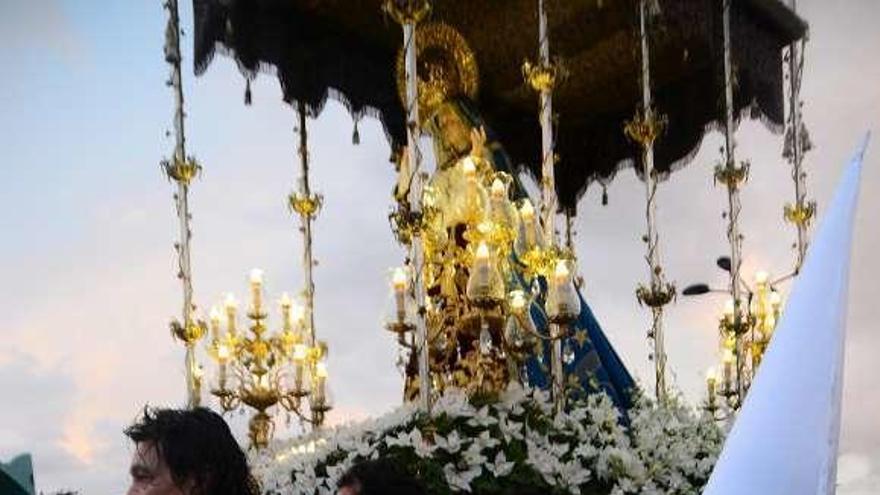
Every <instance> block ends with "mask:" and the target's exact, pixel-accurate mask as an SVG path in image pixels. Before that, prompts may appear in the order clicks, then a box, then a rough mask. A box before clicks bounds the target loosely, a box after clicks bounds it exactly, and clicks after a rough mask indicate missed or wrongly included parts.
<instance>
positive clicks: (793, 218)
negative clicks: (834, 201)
mask: <svg viewBox="0 0 880 495" xmlns="http://www.w3.org/2000/svg"><path fill="white" fill-rule="evenodd" d="M784 211H785V219H786V220H788V221H789V222H790V223H793V224H795V225H803V226H805V227H806V226H807V225H809V224H810V221H811V220H812V219H813V216H814V215H815V214H816V202H815V201H810V202H809V203H806V204H803V203H802V204H799V205H792V204H791V203H788V204H786V205H785V209H784Z"/></svg>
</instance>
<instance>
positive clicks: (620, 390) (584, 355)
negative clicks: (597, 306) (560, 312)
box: [526, 284, 636, 412]
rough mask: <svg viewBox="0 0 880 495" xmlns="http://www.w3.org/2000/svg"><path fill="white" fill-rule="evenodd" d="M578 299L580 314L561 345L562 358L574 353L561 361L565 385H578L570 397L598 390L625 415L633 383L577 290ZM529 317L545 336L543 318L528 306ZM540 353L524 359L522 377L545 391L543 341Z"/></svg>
mask: <svg viewBox="0 0 880 495" xmlns="http://www.w3.org/2000/svg"><path fill="white" fill-rule="evenodd" d="M542 285H543V284H542ZM578 297H579V298H580V300H581V313H580V315H579V316H578V318H577V320H575V322H574V324H573V328H572V329H571V333H570V336H569V337H568V338H566V339H564V340H563V342H562V346H563V355H566V354H569V355H570V354H571V352H573V354H574V358H573V359H571V360H570V362H569V363H566V362H565V360H564V359H563V365H562V369H563V373H564V378H565V383H570V382H571V380H572V377H574V379H575V380H577V382H578V383H579V384H580V387H579V388H578V389H575V390H571V391H570V392H569V393H570V396H571V397H572V398H578V397H584V396H586V395H589V394H591V393H595V392H598V391H600V390H602V391H604V392H605V393H607V394H608V396H609V397H611V399H612V400H613V401H614V404H615V405H616V406H617V407H618V409H620V410H621V411H623V412H625V411H626V410H627V409H629V408H630V406H631V405H632V393H633V391H634V390H635V386H636V384H635V382H634V381H633V379H632V376H631V375H630V374H629V371H628V370H627V369H626V366H624V364H623V361H621V359H620V357H619V356H618V355H617V352H616V351H615V350H614V347H613V346H612V345H611V343H610V342H609V341H608V338H607V337H606V336H605V332H603V331H602V327H600V326H599V322H598V321H597V320H596V317H595V316H594V315H593V311H592V310H591V309H590V307H589V305H587V302H586V301H585V300H584V298H583V296H582V295H581V294H580V291H578ZM532 318H533V319H534V320H535V324H536V326H537V327H538V329H539V330H540V331H541V333H544V334H547V333H549V332H548V329H547V321H546V318H545V316H544V314H543V312H542V311H541V310H540V308H538V307H537V306H533V307H532ZM567 349H568V352H566V350H567ZM536 352H537V351H536ZM540 352H541V353H542V355H533V356H532V357H530V358H528V359H527V360H526V374H527V377H528V382H529V385H531V386H533V387H539V388H542V389H548V388H549V387H550V385H551V381H552V379H551V371H550V362H551V361H550V353H551V344H550V343H549V342H546V341H545V342H543V344H541V349H540Z"/></svg>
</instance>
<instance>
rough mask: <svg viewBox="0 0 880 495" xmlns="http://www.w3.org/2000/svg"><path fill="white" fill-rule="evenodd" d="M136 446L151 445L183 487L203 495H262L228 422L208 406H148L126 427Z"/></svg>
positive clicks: (175, 480)
mask: <svg viewBox="0 0 880 495" xmlns="http://www.w3.org/2000/svg"><path fill="white" fill-rule="evenodd" d="M125 435H126V436H127V437H128V438H130V439H132V440H133V441H134V442H136V443H140V442H152V443H153V445H154V447H155V448H156V449H157V450H158V451H157V453H158V454H159V455H160V456H161V457H162V459H163V460H164V461H165V464H166V465H167V466H168V469H169V470H170V471H171V477H172V479H173V480H174V483H175V484H177V485H178V486H181V485H183V483H184V482H186V481H187V480H191V481H192V482H193V483H194V486H195V490H196V493H198V494H200V495H258V494H259V491H260V488H259V485H258V484H257V481H256V480H255V479H254V477H253V476H251V474H250V470H249V469H248V465H247V459H246V458H245V455H244V452H242V450H241V447H239V446H238V443H237V442H236V441H235V438H234V437H233V436H232V432H231V431H230V430H229V426H228V425H227V424H226V421H224V420H223V418H222V417H221V416H220V415H219V414H217V413H215V412H213V411H211V410H210V409H206V408H204V407H199V408H196V409H151V408H149V407H145V408H144V412H143V417H142V418H141V419H140V420H139V421H138V422H136V423H134V424H133V425H131V426H129V427H128V428H126V429H125Z"/></svg>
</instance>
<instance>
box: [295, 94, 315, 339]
mask: <svg viewBox="0 0 880 495" xmlns="http://www.w3.org/2000/svg"><path fill="white" fill-rule="evenodd" d="M297 107H298V108H297V109H298V111H299V157H300V177H299V194H300V197H301V198H304V199H305V200H308V201H311V200H312V191H311V187H310V185H309V149H308V130H307V128H306V106H305V103H303V102H302V101H300V102H299V103H298V105H297ZM299 213H300V220H301V222H302V229H303V230H302V232H303V273H304V277H305V289H304V296H305V306H306V318H307V321H308V325H309V329H308V330H309V345H311V346H314V345H315V281H314V276H313V269H314V266H315V260H314V256H313V254H312V215H313V212H311V211H305V210H304V211H301V212H299Z"/></svg>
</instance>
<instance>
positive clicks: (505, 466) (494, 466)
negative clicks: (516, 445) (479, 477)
mask: <svg viewBox="0 0 880 495" xmlns="http://www.w3.org/2000/svg"><path fill="white" fill-rule="evenodd" d="M515 465H516V463H515V462H512V461H508V460H507V457H506V456H505V455H504V451H503V450H501V451H498V454H497V455H496V456H495V462H493V463H489V464H486V470H488V471H489V472H490V473H492V476H494V477H495V478H503V477H505V476H507V475H508V474H510V473H512V472H513V467H514V466H515Z"/></svg>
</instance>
